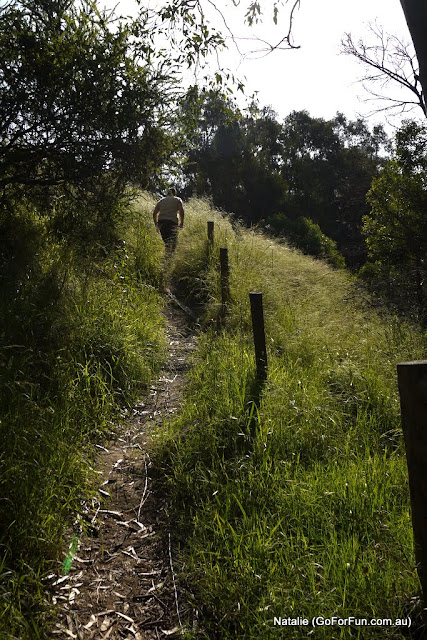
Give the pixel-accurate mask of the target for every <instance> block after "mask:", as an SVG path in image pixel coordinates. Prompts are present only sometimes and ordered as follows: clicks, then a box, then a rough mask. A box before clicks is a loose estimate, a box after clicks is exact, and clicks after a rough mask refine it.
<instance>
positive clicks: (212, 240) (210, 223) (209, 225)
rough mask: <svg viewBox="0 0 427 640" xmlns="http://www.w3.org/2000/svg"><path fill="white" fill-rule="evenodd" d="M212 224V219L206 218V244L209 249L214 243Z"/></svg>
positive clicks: (213, 224)
mask: <svg viewBox="0 0 427 640" xmlns="http://www.w3.org/2000/svg"><path fill="white" fill-rule="evenodd" d="M214 226H215V223H214V221H213V220H208V245H209V248H210V249H212V247H213V244H214Z"/></svg>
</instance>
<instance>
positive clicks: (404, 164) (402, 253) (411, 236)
mask: <svg viewBox="0 0 427 640" xmlns="http://www.w3.org/2000/svg"><path fill="white" fill-rule="evenodd" d="M426 149H427V127H426V126H425V125H423V126H421V125H419V124H416V123H415V122H410V121H409V122H406V123H405V124H404V126H403V127H402V128H401V129H400V130H399V131H398V133H397V135H396V151H395V157H394V158H393V159H392V160H390V161H389V162H388V163H387V164H386V166H385V167H384V169H383V170H382V172H381V174H380V175H379V176H378V177H377V178H375V179H374V180H373V182H372V187H371V189H370V191H369V193H368V200H369V202H370V205H371V211H370V213H369V214H368V215H366V216H365V217H364V221H363V222H364V224H363V231H364V234H365V236H366V243H367V246H368V253H369V257H370V258H371V260H372V261H373V262H374V263H375V264H376V265H377V266H378V267H379V268H380V269H381V271H382V272H383V273H386V274H387V276H388V278H389V282H390V288H391V291H392V293H394V295H395V296H396V295H402V292H404V293H405V294H409V296H411V294H412V293H415V297H416V301H417V306H418V311H419V313H420V316H421V317H423V316H424V314H425V294H424V286H423V283H424V279H425V276H426V271H427V269H426V263H425V258H426V256H427V216H426V211H427V152H426ZM412 306H414V305H412Z"/></svg>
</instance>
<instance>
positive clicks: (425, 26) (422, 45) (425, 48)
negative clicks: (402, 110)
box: [400, 0, 427, 96]
mask: <svg viewBox="0 0 427 640" xmlns="http://www.w3.org/2000/svg"><path fill="white" fill-rule="evenodd" d="M400 4H401V5H402V9H403V13H404V14H405V19H406V23H407V25H408V29H409V32H410V34H411V38H412V42H413V43H414V47H415V52H416V54H417V58H418V63H419V66H420V74H419V76H420V84H421V86H422V89H423V94H424V96H427V39H426V33H427V4H426V3H425V2H424V0H400Z"/></svg>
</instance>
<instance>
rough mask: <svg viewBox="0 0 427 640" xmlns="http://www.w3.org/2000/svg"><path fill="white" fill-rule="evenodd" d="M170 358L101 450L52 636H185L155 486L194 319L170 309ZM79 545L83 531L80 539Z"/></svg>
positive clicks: (56, 596)
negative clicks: (155, 452) (159, 445)
mask: <svg viewBox="0 0 427 640" xmlns="http://www.w3.org/2000/svg"><path fill="white" fill-rule="evenodd" d="M165 314H166V316H167V324H168V329H167V333H168V339H169V345H170V357H169V361H168V363H167V365H166V367H165V369H164V370H163V371H162V372H161V375H160V377H159V379H158V380H157V382H156V383H154V384H153V386H152V387H151V390H150V393H149V395H148V397H146V398H144V400H143V401H141V402H140V403H139V404H137V405H136V406H135V407H134V408H133V416H132V417H131V418H130V419H129V420H128V421H127V423H126V424H125V432H124V433H123V434H122V435H121V436H119V437H118V438H117V440H115V441H113V442H111V443H110V445H109V446H108V447H107V448H106V449H105V450H100V456H99V465H98V469H99V471H98V472H99V474H100V486H99V499H95V500H93V501H92V503H91V504H89V505H87V508H86V510H87V513H86V515H85V520H86V529H87V531H86V532H85V533H83V534H82V535H81V537H80V539H79V541H78V547H77V550H76V554H75V556H74V559H73V562H72V565H71V569H70V571H69V574H68V575H67V576H65V577H62V578H59V579H58V578H57V577H56V579H53V584H52V593H53V601H54V602H56V603H57V607H58V614H57V621H56V625H55V626H54V628H53V630H52V632H51V633H52V637H54V638H59V639H60V640H62V639H65V638H76V639H77V640H107V639H110V640H118V639H126V640H128V639H129V640H151V639H153V638H156V639H158V638H167V637H169V638H174V637H178V636H179V635H180V634H181V620H183V619H185V617H186V611H185V604H184V602H181V601H180V599H179V596H178V591H177V584H176V579H175V567H174V560H173V531H172V532H171V534H168V532H166V534H165V532H164V531H163V532H162V533H160V529H159V523H160V522H161V521H162V520H163V521H164V520H165V518H164V514H163V510H164V506H165V505H164V504H163V503H162V500H161V497H160V496H158V495H155V494H154V493H153V492H152V480H151V475H152V472H153V469H152V463H151V459H150V442H151V434H152V431H153V426H154V425H156V424H159V423H160V424H161V423H162V422H163V420H164V419H165V418H166V417H167V416H169V415H170V414H171V413H173V412H175V411H176V410H177V408H178V406H179V402H180V395H181V391H182V388H183V384H184V377H185V373H186V371H187V369H188V366H189V365H188V358H189V355H190V354H191V351H192V350H193V349H194V334H193V333H192V331H191V330H190V329H189V328H188V317H186V315H185V314H184V313H183V311H182V310H180V309H179V308H178V307H177V305H176V304H171V305H170V306H169V307H168V308H167V309H166V311H165ZM75 544H77V537H75Z"/></svg>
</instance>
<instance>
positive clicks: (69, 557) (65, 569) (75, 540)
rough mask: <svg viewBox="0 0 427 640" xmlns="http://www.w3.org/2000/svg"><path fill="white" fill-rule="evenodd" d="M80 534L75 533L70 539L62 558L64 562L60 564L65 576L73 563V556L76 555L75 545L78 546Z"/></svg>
mask: <svg viewBox="0 0 427 640" xmlns="http://www.w3.org/2000/svg"><path fill="white" fill-rule="evenodd" d="M79 540H80V534H79V533H75V534H74V536H73V539H72V540H71V544H70V548H69V550H68V553H67V557H66V558H65V560H64V564H63V565H62V575H63V576H66V575H67V574H68V572H69V570H70V568H71V565H72V563H73V558H74V556H75V555H76V551H77V547H78V546H79Z"/></svg>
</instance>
